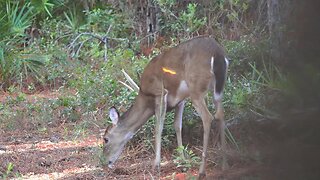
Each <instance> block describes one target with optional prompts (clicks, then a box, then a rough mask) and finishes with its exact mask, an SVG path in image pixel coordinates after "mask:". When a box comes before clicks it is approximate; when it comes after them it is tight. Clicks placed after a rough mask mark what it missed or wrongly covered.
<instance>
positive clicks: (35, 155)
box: [0, 124, 257, 180]
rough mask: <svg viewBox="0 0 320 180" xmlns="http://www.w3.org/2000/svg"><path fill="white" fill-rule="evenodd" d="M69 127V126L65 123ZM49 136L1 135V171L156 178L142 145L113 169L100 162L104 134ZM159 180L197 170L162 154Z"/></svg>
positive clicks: (29, 175) (59, 132) (211, 171)
mask: <svg viewBox="0 0 320 180" xmlns="http://www.w3.org/2000/svg"><path fill="white" fill-rule="evenodd" d="M65 126H68V124H65ZM49 132H50V133H39V132H30V131H29V132H28V131H25V132H23V131H12V132H6V133H2V134H1V136H0V142H1V145H0V170H1V172H2V173H5V172H6V169H7V167H8V164H9V163H12V164H13V170H12V172H10V173H9V174H8V178H9V179H10V178H12V179H157V178H158V176H157V174H155V173H154V172H153V171H152V170H151V166H150V163H151V162H152V160H153V156H154V155H153V153H150V152H145V151H143V149H142V148H141V149H140V150H139V146H136V147H128V148H127V149H126V150H125V152H124V153H123V155H122V157H121V159H120V160H119V161H118V162H117V163H116V167H115V168H114V169H112V170H110V169H107V168H103V166H102V165H101V163H100V161H99V154H100V153H101V148H100V147H101V144H102V142H101V136H100V135H101V131H97V132H92V134H90V135H87V137H84V138H78V139H71V138H70V137H67V136H65V135H64V129H63V128H62V127H60V128H59V127H57V128H53V129H50V131H49ZM162 162H163V164H164V165H163V166H162V167H161V173H160V179H181V180H182V179H195V178H196V177H197V169H190V170H189V171H188V172H184V173H182V172H181V170H180V169H178V168H177V167H176V166H175V165H174V164H173V162H172V159H171V155H170V152H164V153H163V155H162ZM256 170H257V167H256V166H250V165H243V166H237V167H236V166H234V167H232V168H231V169H229V170H227V172H228V173H227V174H228V177H229V178H230V179H233V178H236V177H240V176H244V175H248V174H252V172H254V171H256ZM225 174H226V173H224V172H222V171H221V170H220V169H219V168H218V167H214V166H212V164H210V166H209V167H208V173H207V179H220V178H221V177H223V176H225Z"/></svg>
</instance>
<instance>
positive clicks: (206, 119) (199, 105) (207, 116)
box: [191, 97, 213, 179]
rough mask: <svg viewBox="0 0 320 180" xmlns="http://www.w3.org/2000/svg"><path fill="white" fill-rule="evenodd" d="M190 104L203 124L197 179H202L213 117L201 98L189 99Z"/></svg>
mask: <svg viewBox="0 0 320 180" xmlns="http://www.w3.org/2000/svg"><path fill="white" fill-rule="evenodd" d="M191 100H192V104H193V106H194V108H195V109H196V111H197V112H198V113H199V115H200V117H201V119H202V123H203V152H202V158H201V164H200V168H199V178H200V179H202V178H204V177H205V175H206V174H205V173H206V172H205V168H206V156H207V149H208V142H209V134H210V127H211V122H212V120H213V116H212V115H211V113H210V112H209V110H208V108H207V106H206V103H205V101H204V98H203V97H200V98H197V99H193V98H192V99H191Z"/></svg>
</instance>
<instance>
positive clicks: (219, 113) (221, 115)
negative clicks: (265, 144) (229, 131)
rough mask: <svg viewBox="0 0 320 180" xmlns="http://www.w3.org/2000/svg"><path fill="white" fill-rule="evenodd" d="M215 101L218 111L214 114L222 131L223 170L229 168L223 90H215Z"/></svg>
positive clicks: (220, 131)
mask: <svg viewBox="0 0 320 180" xmlns="http://www.w3.org/2000/svg"><path fill="white" fill-rule="evenodd" d="M213 103H214V106H215V108H216V113H215V114H214V119H215V120H217V121H218V127H219V133H220V135H219V136H220V143H221V151H222V170H225V169H226V168H227V160H226V153H225V151H226V138H225V121H224V110H223V105H222V92H221V93H217V92H214V98H213Z"/></svg>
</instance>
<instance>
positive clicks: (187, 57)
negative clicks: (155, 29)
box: [103, 37, 228, 176]
mask: <svg viewBox="0 0 320 180" xmlns="http://www.w3.org/2000/svg"><path fill="white" fill-rule="evenodd" d="M227 67H228V60H227V58H226V57H225V53H224V50H223V48H222V47H221V46H220V45H219V44H218V43H217V42H216V41H215V40H214V39H212V38H209V37H197V38H194V39H191V40H188V41H186V42H184V43H181V44H180V45H178V46H176V47H173V48H171V49H169V50H167V51H165V52H164V53H162V54H160V55H158V56H157V57H155V58H153V59H152V60H151V62H150V63H149V64H148V65H147V66H146V68H145V69H144V72H143V74H142V76H141V84H140V90H139V94H138V96H137V97H136V99H135V102H134V104H133V105H132V106H131V107H130V109H129V110H128V111H127V112H125V113H124V114H123V115H122V116H120V117H119V114H118V112H117V110H116V109H115V108H111V109H110V112H109V113H110V118H111V120H112V123H113V127H112V128H111V129H110V130H106V132H105V135H104V137H103V138H104V150H103V151H104V155H105V157H106V160H107V161H106V162H107V163H108V166H109V167H110V168H111V167H112V166H113V163H114V162H115V161H116V160H117V159H118V157H119V155H120V154H121V152H122V150H123V148H124V146H125V144H126V143H127V142H128V141H129V140H130V139H131V138H132V137H133V135H134V134H135V133H136V132H137V131H138V129H139V128H140V127H141V126H142V125H143V124H144V123H145V122H146V121H147V120H148V119H149V118H150V117H151V116H152V115H154V114H155V116H156V130H155V136H156V137H155V151H156V157H155V161H154V167H158V168H159V165H160V153H161V133H162V129H163V124H164V119H165V114H166V111H168V110H171V109H175V120H174V127H175V131H176V134H177V141H178V146H182V138H181V128H182V113H183V109H184V102H185V99H186V98H188V97H190V99H191V101H192V104H193V106H194V108H195V109H196V111H197V113H198V114H199V115H200V117H201V119H202V122H203V128H204V135H203V152H202V161H201V164H200V169H199V175H200V176H204V175H205V165H206V156H207V147H208V140H209V134H210V128H211V122H212V120H213V119H216V120H219V121H220V123H219V124H220V125H219V128H220V133H221V134H220V138H221V146H222V151H224V148H225V136H224V112H223V107H222V102H221V101H222V92H223V87H224V83H225V79H226V71H227ZM208 90H209V91H212V93H213V95H214V98H213V99H214V105H215V107H216V113H215V115H214V117H213V116H212V115H211V113H210V112H209V110H208V108H207V106H206V103H205V96H206V94H207V91H208ZM224 164H225V160H223V166H224Z"/></svg>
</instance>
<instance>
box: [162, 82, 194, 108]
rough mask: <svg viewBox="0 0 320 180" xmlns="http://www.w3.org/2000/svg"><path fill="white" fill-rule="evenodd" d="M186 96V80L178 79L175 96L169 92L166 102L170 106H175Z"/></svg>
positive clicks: (187, 93) (187, 89)
mask: <svg viewBox="0 0 320 180" xmlns="http://www.w3.org/2000/svg"><path fill="white" fill-rule="evenodd" d="M187 96H189V87H188V85H187V82H186V81H185V80H183V81H180V84H179V87H178V89H177V91H176V94H175V96H173V95H172V94H170V92H169V94H168V101H167V103H168V105H169V106H170V107H175V106H176V105H177V104H178V103H179V102H180V101H181V100H183V99H185V98H186V97H187Z"/></svg>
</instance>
